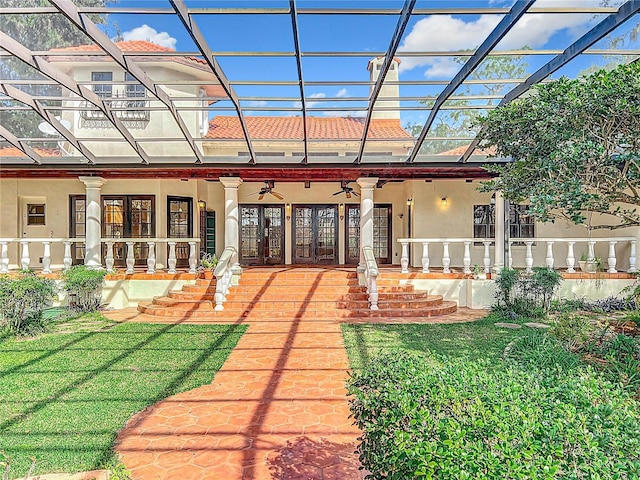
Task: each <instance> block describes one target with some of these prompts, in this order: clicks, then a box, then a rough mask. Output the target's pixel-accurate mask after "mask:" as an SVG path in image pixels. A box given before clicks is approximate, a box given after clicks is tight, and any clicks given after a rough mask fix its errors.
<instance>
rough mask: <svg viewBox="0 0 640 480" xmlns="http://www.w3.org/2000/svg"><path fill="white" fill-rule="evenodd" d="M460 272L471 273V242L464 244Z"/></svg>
mask: <svg viewBox="0 0 640 480" xmlns="http://www.w3.org/2000/svg"><path fill="white" fill-rule="evenodd" d="M462 265H463V268H462V271H463V272H464V273H471V242H464V256H463V257H462Z"/></svg>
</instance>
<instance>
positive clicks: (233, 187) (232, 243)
mask: <svg viewBox="0 0 640 480" xmlns="http://www.w3.org/2000/svg"><path fill="white" fill-rule="evenodd" d="M220 183H222V185H224V246H225V248H226V247H234V248H235V249H236V252H239V251H240V236H239V235H240V233H239V232H240V215H239V210H238V187H239V186H240V184H241V183H242V179H241V178H240V177H220ZM231 268H232V270H233V271H234V273H237V274H239V273H240V265H239V264H238V263H235V264H234V265H233V266H232V267H231Z"/></svg>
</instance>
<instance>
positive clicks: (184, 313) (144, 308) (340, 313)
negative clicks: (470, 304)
mask: <svg viewBox="0 0 640 480" xmlns="http://www.w3.org/2000/svg"><path fill="white" fill-rule="evenodd" d="M456 310H457V304H456V303H455V302H448V301H447V302H443V303H442V304H441V305H436V306H432V307H426V308H424V309H422V310H420V312H419V316H420V317H433V316H437V315H447V314H450V313H454V312H455V311H456ZM138 311H139V312H141V313H145V314H148V315H156V316H161V317H189V318H198V317H201V318H202V317H211V318H221V319H230V320H237V319H242V318H244V317H247V316H249V315H251V316H252V317H254V318H264V319H269V318H272V319H278V318H292V317H298V316H305V317H311V318H312V317H317V318H340V319H342V318H394V317H412V318H413V317H416V316H417V312H416V311H415V310H407V309H389V310H369V309H364V308H363V309H359V310H346V309H328V310H313V309H309V308H305V309H299V310H260V309H250V308H249V309H232V308H229V306H228V305H227V306H225V309H224V310H222V311H216V310H214V309H213V307H212V306H211V304H210V303H209V304H207V306H206V307H205V306H203V305H199V306H198V308H193V309H186V310H183V309H178V308H165V307H163V306H160V305H153V304H151V303H145V302H141V303H140V304H138Z"/></svg>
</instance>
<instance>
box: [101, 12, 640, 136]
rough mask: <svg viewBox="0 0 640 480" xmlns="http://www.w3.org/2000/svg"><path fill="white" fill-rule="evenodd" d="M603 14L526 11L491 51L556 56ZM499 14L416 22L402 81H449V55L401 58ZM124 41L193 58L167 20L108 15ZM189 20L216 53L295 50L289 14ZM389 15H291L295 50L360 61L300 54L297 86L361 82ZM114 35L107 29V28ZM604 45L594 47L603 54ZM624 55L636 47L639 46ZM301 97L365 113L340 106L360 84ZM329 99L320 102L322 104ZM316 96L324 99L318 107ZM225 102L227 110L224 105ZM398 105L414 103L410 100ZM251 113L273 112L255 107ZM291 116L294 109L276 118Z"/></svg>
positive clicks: (275, 61)
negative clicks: (295, 34)
mask: <svg viewBox="0 0 640 480" xmlns="http://www.w3.org/2000/svg"><path fill="white" fill-rule="evenodd" d="M186 3H187V5H188V6H189V7H192V8H204V7H229V6H234V7H238V6H240V7H272V8H288V6H289V2H288V1H284V0H278V1H270V2H249V1H233V2H230V1H227V2H222V1H217V2H211V1H207V2H203V1H189V0H187V2H186ZM512 3H513V2H512V1H499V0H489V1H485V2H473V1H460V0H452V1H449V2H443V1H441V2H433V1H430V2H427V1H426V0H419V1H418V3H417V5H416V9H420V8H437V7H463V8H464V7H479V6H480V7H482V6H491V7H509V6H510V5H511V4H512ZM402 4H403V2H401V1H375V0H373V1H371V0H368V1H338V0H333V1H325V2H304V1H299V2H298V3H297V5H298V8H311V7H329V8H332V7H335V8H346V7H357V8H401V7H402ZM598 4H599V2H590V1H589V0H586V1H585V0H582V1H579V0H563V1H559V0H538V2H537V3H536V5H540V6H543V5H544V6H566V5H575V6H586V5H598ZM117 6H118V7H129V6H144V7H154V8H171V7H170V4H169V3H168V2H166V1H164V0H160V1H153V2H151V1H137V2H131V1H127V0H120V1H119V2H118V3H117ZM604 17H605V16H604V15H594V14H580V13H572V14H535V13H532V14H525V15H524V16H523V17H522V18H521V19H520V21H519V22H518V23H517V24H516V26H515V27H514V28H513V29H512V30H511V32H509V34H507V35H506V36H505V38H503V39H502V41H501V42H500V44H499V45H498V47H497V49H498V50H506V49H521V48H523V47H525V48H532V49H554V50H555V49H560V50H564V49H565V48H566V47H567V46H569V45H570V44H571V43H572V42H573V41H575V40H576V39H577V38H579V37H580V36H582V35H583V34H585V33H586V32H587V31H588V30H589V29H591V28H593V26H595V25H596V24H597V23H598V22H600V21H601V20H602V19H603V18H604ZM501 18H502V16H501V15H495V14H486V15H432V16H414V17H412V19H411V20H410V22H409V24H408V25H407V28H406V31H405V33H404V35H403V37H402V41H401V44H400V48H399V51H398V55H397V56H398V57H400V59H401V64H400V80H436V81H437V80H450V79H451V78H452V77H453V76H454V75H455V74H456V72H457V71H458V70H459V68H460V67H461V63H460V61H456V59H455V58H453V57H450V56H447V57H444V56H437V57H408V56H404V57H403V56H402V52H411V51H425V50H426V51H436V52H446V51H458V50H469V49H474V48H476V47H477V46H478V45H479V44H480V43H481V42H482V41H483V39H484V38H485V37H486V36H487V35H488V34H489V33H490V32H491V31H492V29H493V28H494V27H495V26H496V25H497V24H498V23H499V22H500V20H501ZM110 21H111V22H116V23H117V26H118V28H119V30H120V31H121V33H122V36H123V37H124V39H125V40H147V41H151V42H153V43H157V44H159V45H162V46H165V47H168V48H172V49H175V50H177V51H182V52H184V51H187V52H194V51H197V48H196V46H195V45H194V43H193V42H192V40H191V38H190V37H189V35H188V34H187V32H186V31H185V29H184V28H183V26H182V23H181V22H180V20H179V19H178V18H177V16H175V15H145V16H140V15H111V16H110ZM195 21H196V23H197V24H198V25H199V27H200V29H201V30H202V32H203V34H204V36H205V38H206V40H207V42H208V44H209V46H210V47H211V49H212V50H214V51H229V52H241V51H260V52H268V51H278V52H280V51H288V52H292V51H293V50H294V43H293V35H292V30H291V18H290V16H289V15H286V14H284V15H219V16H214V15H198V16H196V17H195ZM638 22H640V18H639V16H637V15H636V17H634V18H633V19H632V20H631V21H629V22H627V24H625V25H623V26H622V27H621V28H619V29H618V30H617V31H616V33H617V34H620V33H623V32H625V31H627V30H629V28H630V27H631V26H632V25H635V24H637V23H638ZM396 23H397V16H393V15H367V16H350V15H299V38H300V46H301V50H302V51H303V52H327V51H330V52H346V51H357V52H362V53H363V56H361V57H346V58H345V57H343V58H318V57H304V58H303V60H302V66H303V72H304V79H305V81H307V82H308V81H330V80H334V81H335V80H340V81H368V80H369V73H368V71H367V68H366V67H367V62H368V60H369V58H370V57H369V56H368V52H372V54H373V53H374V52H381V51H386V50H387V48H388V47H389V42H390V39H391V38H392V35H393V32H394V30H395V28H396ZM107 32H108V33H113V28H112V27H109V28H108V29H107ZM607 47H608V45H607V44H606V41H603V42H600V44H598V45H596V48H607ZM625 48H635V49H638V48H640V46H639V44H638V41H636V42H635V43H633V44H628V45H626V47H625ZM552 58H553V55H535V56H527V57H526V58H525V61H526V62H527V63H528V67H527V72H528V73H532V72H533V71H535V70H537V69H538V68H539V67H540V66H542V65H544V64H545V63H547V62H548V61H549V60H551V59H552ZM609 61H610V59H607V58H602V57H601V56H593V55H590V56H587V55H583V56H581V57H579V59H576V60H574V61H573V62H571V63H570V64H568V65H567V66H566V67H564V68H563V69H562V70H561V71H560V72H559V73H558V74H556V75H554V76H556V77H557V76H559V75H560V74H566V75H568V76H576V75H577V74H578V73H579V72H580V71H583V70H584V69H586V68H588V67H589V66H590V65H592V64H594V63H595V64H600V65H604V64H605V63H607V62H609ZM218 62H219V64H220V66H221V67H222V69H223V71H224V73H225V74H226V76H227V78H228V79H229V80H230V81H231V82H232V83H233V82H234V81H238V80H293V81H295V80H297V78H298V73H297V67H296V62H295V59H294V58H292V57H286V58H283V57H227V56H220V57H218ZM442 88H443V86H431V87H429V86H402V88H401V92H400V93H401V95H402V96H403V97H404V96H415V97H421V98H422V97H424V96H427V95H435V94H437V93H438V92H439V91H440V90H441V89H442ZM235 89H236V92H237V93H238V95H240V96H242V97H245V96H246V97H254V96H266V97H283V96H284V97H295V96H298V97H299V94H300V90H299V88H298V87H275V86H262V87H258V86H240V85H239V86H236V87H235ZM305 92H306V96H307V97H308V99H314V100H309V101H308V102H307V107H310V106H311V107H318V108H319V107H329V106H334V107H343V108H345V111H340V112H335V111H322V112H314V113H313V114H314V115H340V116H343V115H347V114H351V115H362V114H363V113H362V112H357V111H349V110H348V109H349V108H354V107H358V106H365V105H366V104H364V103H363V102H354V101H350V100H348V99H349V98H354V97H367V96H368V93H369V92H368V87H367V86H352V85H349V86H345V85H331V86H327V85H322V86H308V87H306V89H305ZM328 98H330V99H334V100H331V101H327V100H326V99H328ZM323 99H324V101H323ZM229 105H230V104H229ZM243 105H244V106H246V107H251V108H260V107H299V102H275V101H269V102H265V101H264V100H248V101H246V102H244V103H243ZM403 105H418V104H417V102H416V101H411V102H403ZM254 114H259V115H264V114H277V113H274V112H264V111H259V110H256V111H255V112H254ZM280 114H286V115H291V114H295V112H280ZM426 114H428V112H427V113H425V112H417V111H406V112H403V113H402V120H403V124H405V123H407V122H424V119H425V118H426Z"/></svg>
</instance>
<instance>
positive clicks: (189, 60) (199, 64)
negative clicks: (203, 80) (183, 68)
mask: <svg viewBox="0 0 640 480" xmlns="http://www.w3.org/2000/svg"><path fill="white" fill-rule="evenodd" d="M114 43H115V45H116V47H118V49H119V50H120V51H121V52H127V53H131V52H136V53H140V54H141V55H142V54H144V53H153V52H175V50H173V49H172V48H167V47H163V46H161V45H157V44H155V43H152V42H147V41H144V40H128V41H122V42H114ZM50 51H51V52H102V49H101V48H100V47H99V46H98V45H96V44H90V45H76V46H73V47H64V48H52V49H51V50H50ZM77 58H82V57H57V56H56V57H51V58H50V60H52V61H56V60H64V61H74V59H77ZM102 60H104V61H108V60H109V58H108V57H104V58H100V59H98V58H96V57H94V58H92V59H91V61H102ZM140 60H142V61H170V62H176V63H181V64H183V65H189V66H192V67H196V68H198V69H199V70H203V71H206V72H210V69H209V66H208V64H207V62H206V61H205V60H203V59H201V58H196V57H151V58H149V57H147V58H143V59H137V61H140ZM212 75H213V74H212ZM204 88H205V90H206V92H207V95H208V96H209V97H219V98H226V97H227V94H226V93H225V91H224V89H223V88H222V87H221V86H220V85H204Z"/></svg>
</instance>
